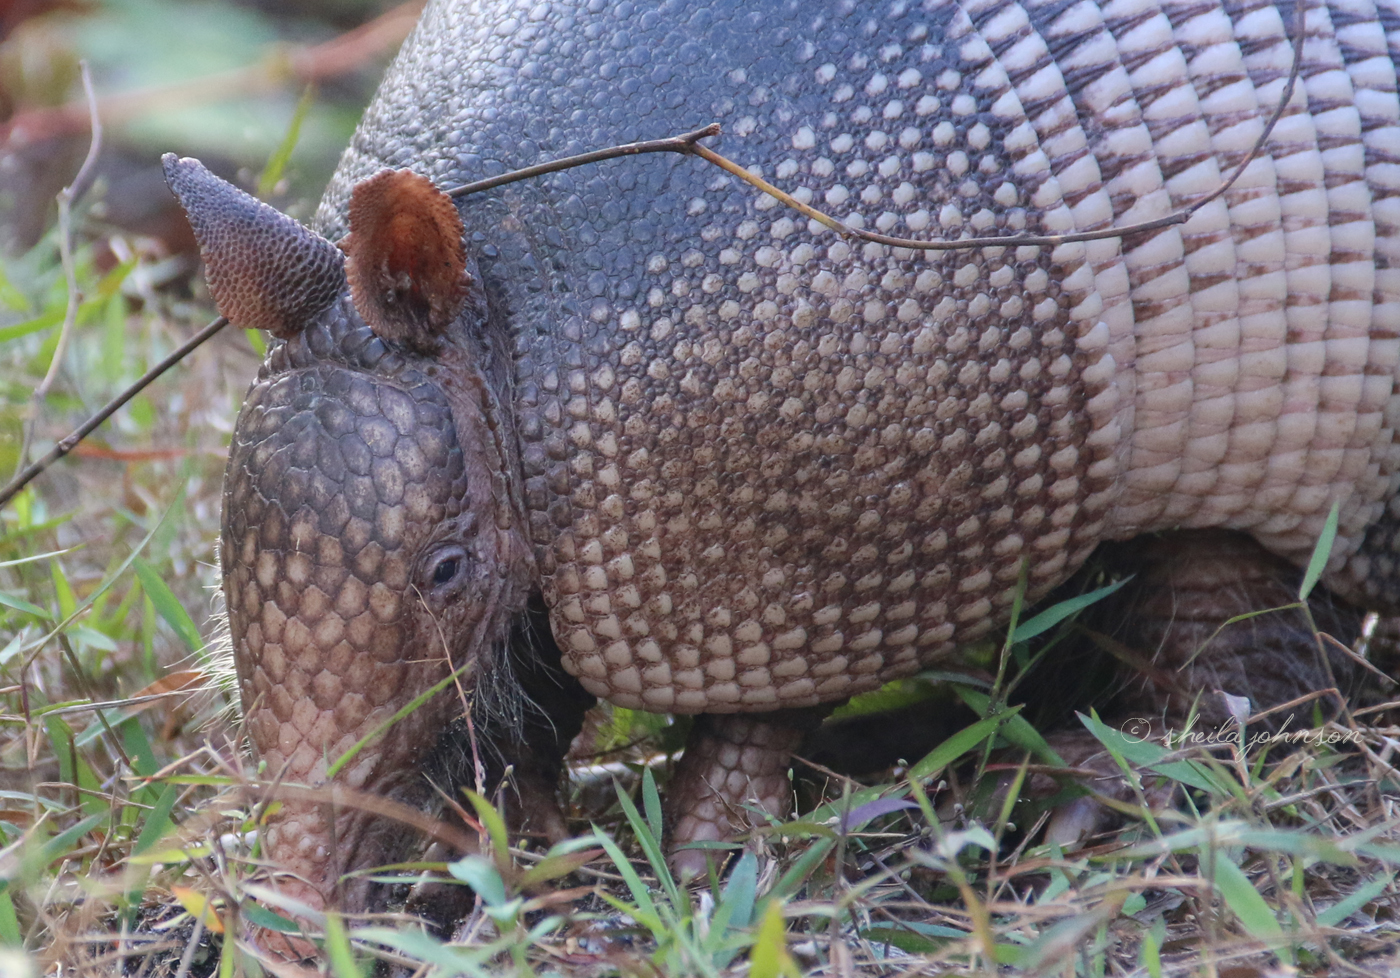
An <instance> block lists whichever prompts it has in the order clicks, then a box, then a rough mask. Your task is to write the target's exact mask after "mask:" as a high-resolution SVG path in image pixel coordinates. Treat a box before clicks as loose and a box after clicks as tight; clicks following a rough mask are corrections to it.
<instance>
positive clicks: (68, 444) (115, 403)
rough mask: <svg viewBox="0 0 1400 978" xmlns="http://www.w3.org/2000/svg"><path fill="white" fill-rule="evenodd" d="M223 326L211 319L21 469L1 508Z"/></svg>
mask: <svg viewBox="0 0 1400 978" xmlns="http://www.w3.org/2000/svg"><path fill="white" fill-rule="evenodd" d="M227 325H228V320H227V319H225V318H224V317H223V316H220V317H219V318H217V319H215V320H214V321H213V322H212V323H210V324H209V325H208V326H205V327H204V328H203V329H201V330H200V331H199V332H198V333H195V334H194V335H193V336H191V337H190V338H189V339H188V340H186V341H185V343H184V344H182V345H181V346H180V347H179V348H178V349H177V350H175V351H174V352H173V353H171V354H170V355H169V356H168V357H166V358H165V359H164V360H162V361H161V362H160V363H158V364H156V365H155V366H154V367H152V368H151V369H150V370H147V371H146V372H145V373H144V374H143V375H142V376H141V379H140V380H138V381H136V383H134V384H132V385H131V386H130V387H128V388H127V389H126V390H124V391H122V392H121V393H120V394H118V395H117V396H116V397H114V398H112V400H110V401H108V402H107V405H106V406H105V407H103V408H102V410H100V411H98V412H97V413H96V414H94V415H93V416H92V417H90V418H88V419H87V420H86V421H84V422H83V423H82V424H81V425H80V426H79V427H78V428H76V429H75V430H74V431H73V432H72V433H71V434H69V435H68V437H66V438H64V439H63V440H62V441H61V442H59V443H58V444H57V445H55V446H54V447H53V448H52V449H51V450H50V451H49V452H48V454H47V455H45V456H44V457H43V458H41V459H39V460H38V461H37V462H35V463H34V464H33V465H31V466H29V468H27V469H25V470H24V471H23V472H21V473H20V474H19V475H17V476H15V477H14V479H12V480H11V481H10V484H9V485H7V486H6V487H5V488H4V489H3V490H0V506H4V505H5V504H6V503H8V502H9V501H10V500H11V499H13V498H15V495H16V494H18V492H19V491H20V490H21V489H23V488H24V487H25V486H27V485H29V483H30V482H31V481H33V479H34V477H35V476H37V475H38V474H39V473H40V472H43V471H44V470H45V469H46V468H48V467H49V466H50V465H52V464H53V463H54V462H57V461H58V460H59V459H61V458H62V457H63V456H65V455H67V454H68V453H69V452H71V451H72V450H73V449H74V448H76V447H77V445H78V442H80V441H82V440H83V439H84V438H86V437H87V436H88V435H90V434H92V432H93V430H94V429H96V428H97V426H98V425H100V424H101V423H102V422H104V421H106V420H107V419H108V418H110V417H111V416H112V415H114V414H116V413H117V412H118V411H119V410H121V408H122V406H123V405H125V404H126V402H127V401H129V400H131V399H132V398H133V397H135V396H136V395H137V394H139V393H141V392H142V391H143V390H145V389H146V388H147V387H148V386H149V385H150V383H151V382H152V381H153V380H155V379H156V378H157V377H159V376H160V375H161V374H163V373H165V372H166V371H167V370H169V369H170V368H171V367H173V366H175V364H177V363H179V362H180V361H181V360H183V359H184V358H185V357H186V356H187V355H188V354H189V353H190V352H191V351H193V350H195V349H196V348H198V347H199V346H200V344H202V343H203V342H204V341H205V340H207V339H209V337H211V336H213V335H214V334H215V333H217V332H218V331H219V330H221V329H223V328H224V327H225V326H227Z"/></svg>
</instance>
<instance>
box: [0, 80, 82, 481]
mask: <svg viewBox="0 0 1400 978" xmlns="http://www.w3.org/2000/svg"><path fill="white" fill-rule="evenodd" d="M78 67H79V69H80V70H81V71H82V75H83V92H84V93H85V94H86V96H87V106H88V116H89V119H88V125H90V126H91V127H92V138H91V139H89V140H88V151H87V156H86V157H84V158H83V165H82V166H80V167H79V168H78V175H77V176H75V177H74V178H73V182H72V183H70V184H69V185H68V186H66V187H64V188H63V189H62V190H60V191H59V192H58V255H59V260H60V262H61V264H62V265H63V278H64V281H65V282H66V283H67V286H68V305H67V308H65V309H64V311H63V325H62V326H61V327H59V332H58V343H57V345H56V346H55V347H54V351H53V358H52V359H51V360H50V361H49V369H48V371H47V372H46V373H45V374H44V379H43V380H42V381H40V382H39V386H38V387H36V388H34V393H32V394H31V395H30V397H29V417H28V418H26V419H25V422H24V438H23V439H22V440H21V442H20V449H19V464H17V465H16V466H15V470H16V471H19V470H20V469H22V468H23V467H24V463H25V462H26V461H28V459H29V448H30V445H32V444H33V441H34V428H35V426H36V425H37V424H38V422H39V412H40V410H41V409H42V408H43V405H44V398H46V397H48V396H49V388H51V387H53V382H54V381H55V380H57V379H58V371H59V369H60V368H61V367H62V366H63V359H64V357H65V356H66V355H67V353H68V341H69V339H70V338H71V337H72V335H73V327H74V325H75V324H76V323H77V321H78V307H79V306H80V305H82V301H83V296H82V293H81V292H80V291H79V290H78V272H77V270H76V269H75V268H74V267H73V220H72V219H73V205H74V204H76V203H77V202H78V201H79V200H81V199H82V198H83V194H85V193H87V190H88V187H90V186H92V181H93V178H94V177H95V175H96V172H97V157H98V156H99V155H100V154H101V152H102V119H101V117H100V116H99V115H98V113H97V94H96V93H95V92H94V91H93V90H92V74H91V72H89V71H88V64H87V62H86V61H80V62H78Z"/></svg>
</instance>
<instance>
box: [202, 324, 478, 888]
mask: <svg viewBox="0 0 1400 978" xmlns="http://www.w3.org/2000/svg"><path fill="white" fill-rule="evenodd" d="M359 332H364V331H363V328H362V327H361V328H360V330H359ZM352 333H353V330H352ZM325 339H326V334H325V332H324V331H323V330H318V329H313V330H311V331H309V335H308V337H307V338H306V340H305V341H303V339H301V338H295V339H293V340H292V341H290V342H289V343H288V344H287V345H286V347H283V348H282V349H281V350H278V351H275V352H274V353H273V355H272V358H271V359H270V361H269V364H268V366H267V367H266V368H265V370H264V375H263V376H262V377H261V378H260V379H259V382H258V383H257V384H255V386H254V388H253V390H252V391H251V392H250V395H249V398H248V401H247V404H246V406H245V409H244V412H243V414H242V416H241V418H240V421H239V424H238V427H237V429H236V431H235V434H234V439H233V445H232V448H231V454H230V463H229V473H228V480H227V485H226V490H225V492H226V500H225V506H224V514H225V525H224V529H223V541H224V542H223V555H224V576H225V588H226V591H227V596H228V607H229V620H230V627H231V631H232V638H233V641H234V646H235V657H236V662H237V668H238V677H239V683H240V691H241V695H242V701H243V704H244V709H245V711H246V715H247V723H248V730H249V732H250V735H251V738H252V742H253V746H254V748H255V750H256V752H257V755H258V757H259V759H260V760H262V761H265V762H266V764H265V768H264V770H263V777H264V778H266V779H267V780H269V781H271V780H276V779H281V781H282V782H283V783H285V784H289V785H308V786H313V787H314V786H321V785H325V784H326V783H327V781H328V778H327V770H328V767H329V766H330V765H332V764H334V763H335V762H336V761H337V759H338V758H340V757H341V756H342V755H343V754H345V753H346V752H347V751H348V750H350V749H351V748H352V747H353V746H354V745H355V744H357V743H358V742H359V741H361V740H362V739H363V738H365V737H366V736H368V735H370V734H371V733H374V732H376V731H381V728H382V727H384V725H385V724H386V722H387V721H389V720H390V718H391V717H393V716H394V715H395V713H396V712H397V711H399V710H400V709H401V708H403V707H404V706H405V705H406V704H408V703H410V702H411V701H412V700H413V699H414V698H415V697H417V696H419V695H420V694H421V693H423V692H424V691H425V690H427V689H428V688H429V687H431V686H432V685H433V684H435V683H438V682H440V681H441V680H443V679H444V678H445V677H447V676H448V675H449V674H450V673H451V671H452V670H453V669H456V668H460V667H461V666H462V665H463V664H464V663H467V662H470V661H472V659H473V657H474V656H475V655H476V654H477V651H478V649H479V648H480V647H481V646H482V644H483V643H485V644H488V645H489V642H490V632H491V630H492V629H493V628H495V627H496V626H495V620H496V617H498V616H497V615H496V613H495V611H494V609H495V608H496V607H497V606H498V605H499V604H500V600H499V599H500V593H499V592H500V588H501V584H500V581H501V578H502V575H501V573H500V562H501V548H500V540H499V539H498V537H499V533H498V531H497V521H496V520H495V519H494V518H493V517H492V516H491V515H490V513H489V512H488V513H487V514H486V518H481V515H482V514H479V513H478V512H476V511H474V510H473V508H472V506H473V500H477V501H478V503H477V505H478V506H487V507H489V506H490V505H492V503H491V496H490V493H489V491H487V492H481V491H474V486H478V481H479V480H476V479H474V478H473V476H472V475H471V469H472V463H471V458H472V457H473V455H472V452H471V450H470V447H468V448H467V449H465V450H464V448H463V447H462V445H461V444H460V443H459V434H458V430H457V425H456V424H455V423H454V415H453V406H452V404H451V403H450V401H449V399H448V398H447V397H446V396H445V395H444V394H443V393H442V391H441V390H440V388H438V387H437V386H436V385H434V384H431V383H424V382H423V381H424V378H423V377H422V376H421V375H418V374H417V373H416V371H414V370H412V369H410V368H403V367H402V363H401V362H400V364H399V366H400V367H401V368H402V369H400V370H398V372H397V373H396V374H395V373H394V372H393V371H389V373H390V376H388V377H386V376H384V373H386V371H384V370H383V369H382V368H383V364H382V363H381V364H379V369H376V370H374V371H370V370H366V369H359V367H363V366H364V364H358V365H357V364H353V363H352V364H344V363H340V362H329V363H327V362H319V363H318V362H315V361H314V360H313V359H312V358H311V353H310V350H309V349H308V348H314V347H315V346H317V345H318V344H323V343H324V340H325ZM377 343H378V341H374V340H371V341H370V343H369V346H371V347H373V346H374V344H377ZM346 345H348V346H350V347H352V348H353V347H354V342H353V337H352V341H350V342H348V343H347V344H346ZM362 345H363V344H362ZM341 349H342V351H343V350H344V349H345V346H342V347H341ZM371 352H373V351H371ZM318 353H319V355H321V356H324V350H321V351H318ZM370 359H371V360H373V359H375V358H374V357H370ZM395 359H396V358H394V357H389V358H388V360H390V361H393V360H395ZM478 488H479V486H478ZM479 527H484V528H485V530H484V532H478V528H479ZM462 682H463V685H467V684H469V682H470V679H469V674H466V675H464V676H463V679H462ZM461 709H462V705H461V703H460V697H459V696H458V695H457V694H456V692H455V687H451V688H450V689H449V691H448V692H444V693H442V694H440V695H438V696H436V697H433V698H432V699H430V700H429V701H428V702H427V703H425V704H423V705H422V706H421V707H419V708H418V709H417V710H416V711H414V712H413V713H411V714H410V715H409V716H407V717H405V718H403V719H402V720H400V721H398V722H397V723H396V724H394V725H393V726H392V727H391V728H389V729H388V730H387V731H381V735H380V736H379V737H378V739H376V740H374V741H373V742H372V743H371V744H369V745H368V746H366V747H365V748H363V749H362V750H360V752H359V753H357V754H356V755H355V756H354V758H353V759H352V760H350V761H349V762H348V763H345V764H344V765H343V766H342V767H341V769H340V770H339V771H338V773H336V775H335V777H334V779H333V782H334V784H336V785H337V786H344V787H345V788H350V789H354V790H357V791H364V792H369V793H372V794H374V795H376V796H381V797H383V796H388V797H391V798H394V799H396V800H399V801H402V802H405V803H408V804H418V803H420V802H421V801H422V800H423V797H424V795H425V794H426V790H427V786H426V783H425V782H424V781H423V779H422V777H421V776H420V775H419V774H418V767H419V765H420V763H421V760H422V757H423V755H425V754H426V753H427V752H428V751H429V750H430V749H431V748H432V746H433V744H434V743H435V742H436V740H437V737H438V734H439V733H440V731H441V730H443V729H444V728H445V727H446V725H447V723H448V721H449V720H450V718H451V715H452V714H453V713H454V711H460V710H461ZM332 811H334V816H333V817H334V818H335V824H334V825H332V824H330V822H329V818H331V817H332V816H331V814H330V813H331V812H332ZM406 835H407V833H405V832H403V831H402V830H401V828H398V827H397V826H394V825H393V824H392V823H388V824H387V825H386V824H384V823H382V820H380V821H377V820H375V819H372V818H370V817H369V816H366V815H364V814H363V813H361V812H360V811H359V810H357V809H355V808H353V807H348V806H332V805H329V804H326V803H325V800H324V799H321V800H315V801H311V802H301V801H297V800H294V799H287V800H284V805H283V808H282V809H281V811H280V812H279V813H278V815H277V816H276V817H275V819H274V821H273V822H272V824H270V825H269V826H268V829H267V835H266V840H265V845H264V854H265V855H266V856H268V857H269V858H270V859H271V861H272V862H274V863H276V864H277V865H279V866H281V867H283V868H285V869H287V870H289V871H291V872H292V873H294V874H296V875H298V876H300V877H301V878H302V879H303V880H305V881H306V883H309V884H310V886H311V890H310V891H305V892H303V893H302V895H303V896H306V895H307V894H308V893H309V894H311V895H314V894H320V895H321V896H324V897H327V898H331V897H333V896H335V893H334V886H335V883H336V880H337V878H338V877H339V876H340V875H341V874H342V873H344V872H346V871H348V870H352V869H356V868H361V867H367V866H374V865H379V864H382V863H385V862H389V861H392V859H393V858H394V854H395V853H394V850H395V849H396V847H397V845H398V843H399V842H401V841H402V840H403V839H404V838H405V836H406ZM295 889H297V890H298V891H299V892H301V888H300V887H295ZM366 901H367V895H366V893H362V892H358V891H357V892H350V891H346V890H342V891H341V893H340V894H339V897H338V899H336V902H337V903H340V904H341V905H344V906H351V907H354V906H361V907H362V906H364V905H365V903H366Z"/></svg>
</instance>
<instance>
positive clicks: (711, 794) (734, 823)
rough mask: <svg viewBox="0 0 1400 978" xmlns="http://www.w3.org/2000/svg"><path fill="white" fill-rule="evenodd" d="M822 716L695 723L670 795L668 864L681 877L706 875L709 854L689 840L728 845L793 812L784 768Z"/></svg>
mask: <svg viewBox="0 0 1400 978" xmlns="http://www.w3.org/2000/svg"><path fill="white" fill-rule="evenodd" d="M824 712H825V711H824V710H779V711H777V712H774V713H749V714H712V713H706V714H702V715H700V716H698V717H696V718H695V726H694V727H693V728H692V729H691V731H690V739H688V740H687V741H686V743H685V754H684V755H683V756H682V757H681V760H680V763H679V764H678V765H677V767H676V774H675V777H673V778H672V779H671V787H670V790H669V791H668V792H667V796H666V803H667V815H668V818H667V822H668V824H669V825H670V827H671V850H672V854H671V866H672V868H673V869H674V870H675V872H676V875H677V876H679V877H680V878H681V879H687V878H689V877H693V876H697V875H699V874H700V873H703V872H705V868H706V861H707V860H708V859H709V858H711V857H712V855H713V854H712V853H711V852H708V851H707V850H704V849H687V848H685V846H687V845H689V844H690V843H694V842H715V841H721V840H729V839H733V838H735V837H737V836H739V835H742V834H743V833H744V832H747V831H749V830H750V829H752V828H754V827H756V826H759V825H762V824H763V822H764V819H763V816H762V815H760V814H759V813H760V812H763V813H766V814H768V815H772V816H773V817H775V818H784V817H786V815H787V813H788V812H789V811H790V810H791V808H792V786H791V785H790V784H789V783H788V764H789V761H790V760H791V758H792V753H793V751H795V750H796V749H797V746H798V744H800V743H801V742H802V738H803V736H804V735H805V734H806V733H807V732H808V731H810V730H811V729H813V728H814V727H815V726H816V725H817V724H818V723H820V722H821V717H822V714H823V713H824Z"/></svg>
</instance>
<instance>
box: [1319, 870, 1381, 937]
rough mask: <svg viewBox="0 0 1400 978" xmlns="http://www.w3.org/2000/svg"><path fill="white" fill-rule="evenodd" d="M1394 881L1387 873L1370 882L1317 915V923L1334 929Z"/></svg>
mask: <svg viewBox="0 0 1400 978" xmlns="http://www.w3.org/2000/svg"><path fill="white" fill-rule="evenodd" d="M1393 879H1395V874H1394V873H1387V874H1386V875H1385V876H1383V877H1381V878H1380V879H1375V880H1371V882H1369V883H1367V884H1366V885H1365V886H1363V887H1361V889H1359V890H1357V891H1356V892H1355V893H1353V894H1352V895H1351V896H1349V897H1347V898H1346V899H1345V900H1341V901H1339V902H1337V903H1334V904H1332V906H1330V907H1328V908H1327V909H1326V910H1324V911H1322V912H1321V913H1319V914H1318V915H1317V922H1318V923H1319V924H1321V925H1322V926H1323V927H1336V926H1338V925H1339V924H1341V922H1342V921H1344V920H1346V919H1347V918H1348V917H1350V916H1351V915H1352V914H1354V913H1356V911H1358V910H1360V909H1361V908H1362V907H1364V906H1366V904H1368V903H1370V902H1371V901H1372V900H1374V899H1375V898H1376V897H1378V896H1380V895H1381V894H1382V893H1384V892H1385V891H1386V889H1387V888H1388V887H1389V886H1390V881H1391V880H1393Z"/></svg>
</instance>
